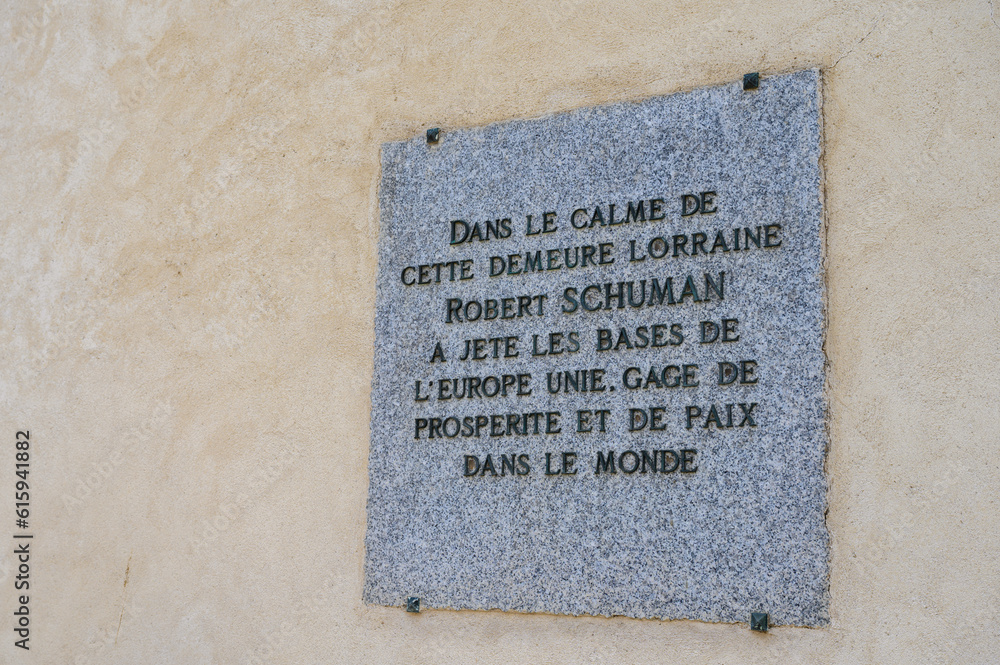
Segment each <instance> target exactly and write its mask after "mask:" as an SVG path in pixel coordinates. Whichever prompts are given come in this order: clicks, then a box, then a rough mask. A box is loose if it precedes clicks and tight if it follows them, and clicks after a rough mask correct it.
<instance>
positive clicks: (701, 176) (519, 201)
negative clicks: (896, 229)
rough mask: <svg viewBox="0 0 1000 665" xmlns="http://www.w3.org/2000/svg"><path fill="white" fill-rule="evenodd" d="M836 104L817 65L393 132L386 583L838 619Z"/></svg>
mask: <svg viewBox="0 0 1000 665" xmlns="http://www.w3.org/2000/svg"><path fill="white" fill-rule="evenodd" d="M820 105H821V98H820V90H819V73H818V72H817V71H802V72H798V73H794V74H787V75H780V76H770V77H768V76H765V77H762V79H761V83H760V88H759V89H758V90H754V91H744V90H743V89H742V85H741V82H733V83H731V84H727V85H722V86H718V87H713V88H703V89H698V90H694V91H692V92H685V93H680V94H675V95H671V96H668V97H661V98H656V99H649V100H646V101H643V102H639V103H621V104H613V105H609V106H602V107H597V108H588V109H581V110H578V111H574V112H570V113H565V114H561V115H556V116H551V117H546V118H540V119H534V120H524V121H516V122H506V123H501V124H496V125H490V126H487V127H481V128H476V129H467V130H459V131H443V132H442V133H441V138H440V142H439V143H438V144H434V145H430V144H428V143H427V142H426V140H425V138H424V137H423V136H420V137H417V138H414V139H413V140H410V141H403V142H398V143H389V144H386V145H384V146H383V149H382V181H381V188H380V205H381V209H380V217H381V232H380V236H379V266H378V283H377V307H376V319H375V367H374V380H373V384H372V413H371V453H370V458H369V477H370V490H369V498H368V524H367V527H368V529H367V536H366V558H365V588H364V598H365V600H366V601H367V602H369V603H374V604H382V605H396V606H403V604H404V602H405V598H406V597H407V596H419V597H420V598H421V605H422V607H423V608H432V609H433V608H454V609H484V610H485V609H502V610H511V611H519V612H550V613H559V614H574V615H576V614H591V615H624V616H630V617H646V618H664V619H676V618H688V619H699V620H703V621H721V622H744V621H747V620H748V618H749V615H750V612H751V611H757V610H762V611H766V612H769V613H770V616H771V622H772V624H794V625H805V626H822V625H825V624H826V623H827V622H828V593H829V592H828V586H829V583H828V557H829V536H828V533H827V530H826V525H825V521H824V511H825V508H826V478H825V475H824V459H825V454H826V447H827V434H826V426H825V417H826V405H825V398H824V360H825V359H824V354H823V335H824V325H825V324H824V282H823V269H822V252H823V248H822V238H823V229H822V189H821V171H820V163H819V160H820V145H821V126H820ZM703 192H715V194H714V195H707V196H701V193H703ZM684 195H693V196H697V197H698V198H697V199H696V198H687V199H685V198H683V197H684ZM660 200H662V203H659V202H658V201H660ZM640 202H641V203H640ZM685 202H686V203H687V208H688V210H686V211H685V210H683V209H682V208H683V206H684V205H685ZM629 203H631V204H632V213H633V218H632V219H623V218H626V216H627V213H628V206H629ZM612 204H613V205H614V206H615V210H614V213H613V215H614V216H613V221H614V223H613V224H612V223H611V222H612V211H611V205H612ZM699 205H700V211H699V212H695V213H694V214H690V215H684V214H683V213H684V212H690V211H691V210H692V209H695V208H696V207H698V206H699ZM640 206H641V208H642V216H643V217H644V218H645V220H644V221H643V220H641V219H638V210H639V208H640ZM598 209H599V210H600V213H599V214H597V210H598ZM578 210H582V211H583V212H575V211H578ZM713 210H714V212H712V211H713ZM546 212H551V213H554V215H550V216H549V219H550V220H551V221H549V228H552V229H554V230H553V231H552V232H550V233H538V234H532V235H527V231H528V230H529V227H528V220H527V216H528V215H531V216H532V220H531V227H530V229H531V230H532V231H537V230H540V229H542V228H543V224H544V219H545V215H544V213H546ZM660 217H662V219H651V218H660ZM504 219H509V220H510V221H509V223H507V222H500V223H497V221H496V220H504ZM455 220H462V221H463V222H464V223H465V225H462V224H455V223H453V222H454V221H455ZM488 222H492V228H491V225H490V224H488ZM602 222H603V224H602ZM575 227H581V228H575ZM508 228H509V230H510V232H509V234H508V233H507V229H508ZM746 229H749V232H747V231H746ZM494 231H499V234H494ZM497 235H499V236H501V237H497ZM503 236H506V237H503ZM453 240H454V241H456V242H452V241H453ZM633 241H634V247H633ZM757 243H759V244H760V246H759V247H758V246H757ZM585 246H589V247H591V248H592V249H591V250H584V249H581V248H582V247H585ZM550 250H553V251H550ZM539 251H541V254H540V255H539V254H537V252H539ZM511 255H518V256H519V257H520V258H515V259H514V261H513V264H514V269H513V270H511V269H510V264H511V259H510V256H511ZM585 255H586V257H587V258H588V259H589V260H585V258H584V257H585ZM491 257H498V258H494V259H492V260H491ZM643 257H645V260H641V259H642V258H643ZM654 257H658V258H654ZM633 259H634V260H633ZM463 262H464V263H463ZM501 262H502V263H503V268H504V272H503V274H502V275H496V276H491V274H490V273H491V268H493V272H496V271H498V270H500V266H501ZM581 263H586V265H579V264H581ZM434 264H442V265H441V267H433V266H434ZM528 264H530V268H531V269H530V271H527V272H526V271H525V266H526V265H528ZM568 264H577V265H576V266H575V267H573V268H567V265H568ZM422 265H423V266H432V267H430V268H423V269H421V268H420V266H422ZM410 267H412V268H410ZM463 267H464V270H465V275H464V276H465V277H470V276H471V278H467V279H462V277H463ZM509 273H515V274H509ZM452 278H454V279H452ZM654 280H655V282H654ZM421 281H424V282H429V283H426V284H421V283H420V282H421ZM620 285H621V286H620ZM629 285H631V291H630V290H629ZM654 285H655V288H654ZM619 293H621V294H622V295H621V298H619V297H618V294H619ZM543 296H544V297H543ZM505 298H508V299H512V300H507V301H506V309H505V301H504V299H505ZM490 300H493V301H495V303H494V304H493V305H491V304H490V302H489V301H490ZM469 303H472V304H469ZM619 305H621V307H620V306H619ZM449 316H450V317H451V321H450V322H449V321H448V317H449ZM469 319H475V320H469ZM724 319H726V320H735V321H736V322H737V323H730V324H728V329H727V331H724V332H719V331H718V330H717V329H713V328H712V327H711V326H705V328H706V330H705V332H706V334H705V338H706V339H708V340H711V339H713V337H715V336H716V333H718V334H717V339H716V341H714V342H712V341H708V342H706V343H703V341H702V327H703V323H702V322H705V321H712V322H715V324H716V326H718V327H722V326H723V320H724ZM602 330H606V331H608V332H606V333H602V332H600V331H602ZM553 334H555V335H553ZM536 335H537V337H535V336H536ZM602 335H603V337H602ZM724 336H725V337H728V338H730V339H732V340H734V341H722V338H723V337H724ZM498 338H502V341H492V340H495V339H498ZM737 338H738V339H737ZM476 339H479V340H487V341H485V342H480V343H479V344H478V347H477V343H475V342H472V343H471V344H470V346H471V349H472V354H471V355H476V349H477V348H478V350H479V351H478V355H484V356H486V357H485V358H483V359H479V360H473V359H466V360H461V356H462V355H463V354H464V353H465V348H466V344H467V340H476ZM438 343H440V351H441V353H442V354H443V360H442V357H441V356H439V357H438V358H437V359H434V358H433V356H434V352H435V350H436V348H437V344H438ZM609 344H610V346H611V348H609V349H606V350H601V347H603V346H608V345H609ZM577 345H578V348H577ZM556 351H561V353H555V352H556ZM543 352H548V353H545V354H544V355H542V354H543ZM495 355H496V356H499V357H494V356H495ZM743 361H751V362H748V363H747V364H745V365H741V364H740V363H741V362H743ZM719 363H732V366H726V365H723V366H722V368H723V380H722V381H721V383H723V384H727V385H720V380H719V368H720V365H719ZM685 366H690V367H685ZM695 366H696V367H695ZM734 367H735V368H736V371H735V372H734V371H733V369H734ZM664 368H667V369H666V371H664ZM727 368H728V370H729V371H728V372H727V371H726V370H727ZM578 370H599V371H598V372H596V373H595V372H592V371H591V372H589V373H588V374H587V379H588V380H587V382H586V387H587V388H597V390H593V391H586V392H585V391H583V390H573V391H571V392H565V391H560V392H557V393H553V392H551V390H550V383H549V381H550V380H551V381H552V384H551V388H556V389H558V388H560V386H562V387H563V388H565V386H566V382H565V381H562V382H560V380H559V377H560V376H562V377H563V379H565V375H560V372H566V371H568V372H570V376H571V378H572V379H576V381H575V382H573V381H571V382H570V383H571V385H572V384H573V383H579V384H580V388H582V387H583V379H582V376H581V374H577V371H578ZM743 370H745V371H743ZM651 374H652V376H650V375H651ZM505 375H507V376H509V377H510V378H508V379H506V380H505V379H504V378H503V377H504V376H505ZM519 375H527V376H526V377H520V376H519ZM595 376H596V377H599V379H600V380H599V381H597V382H596V385H595V382H594V379H595ZM470 377H472V379H471V380H468V379H469V378H470ZM489 377H495V378H489ZM734 377H735V378H734ZM417 381H420V382H421V384H420V387H419V391H418V389H417V385H416V382H417ZM730 381H731V382H730ZM741 381H742V382H741ZM677 383H679V384H680V385H674V384H677ZM685 383H687V384H689V385H687V386H685V385H684V384H685ZM505 385H506V388H504V386H505ZM442 386H443V388H444V390H445V392H444V393H442V392H440V391H441V390H442ZM529 391H530V394H527V393H528V392H529ZM518 392H520V393H521V394H520V395H519V394H518ZM454 393H458V394H462V393H471V394H472V397H466V398H461V399H459V398H457V397H455V396H454ZM504 393H506V394H504ZM449 396H451V398H450V399H446V398H447V397H449ZM713 405H714V410H713ZM741 405H742V406H741ZM633 409H635V410H639V409H641V410H642V413H643V414H644V415H639V411H632V410H633ZM654 409H658V410H654ZM747 410H748V411H749V418H744V414H745V413H746V411H747ZM579 411H589V412H591V415H590V416H587V417H585V422H584V425H583V426H582V427H581V425H580V416H579V415H578V412H579ZM599 411H606V414H605V415H604V419H605V420H604V430H605V431H603V432H602V431H600V415H598V414H597V413H596V412H599ZM531 414H541V415H531ZM547 414H557V415H552V416H550V415H547ZM644 419H645V421H646V422H645V427H643V428H638V425H640V424H643V420H644ZM689 425H690V427H689ZM630 426H634V427H636V429H635V431H631V429H630ZM653 426H655V427H656V429H655V430H653V429H652V427H653ZM586 429H590V430H591V431H578V430H586ZM630 451H631V452H630ZM643 451H646V455H647V458H646V459H645V460H643ZM658 451H670V452H658ZM684 451H688V452H684ZM691 451H694V452H691ZM564 453H575V455H573V456H568V457H567V458H566V459H568V460H572V461H573V464H572V467H571V468H572V470H573V471H576V473H575V474H568V473H558V472H559V471H562V470H563V467H564V464H563V460H564ZM612 453H613V454H614V459H615V464H614V471H615V472H614V473H612V472H611V467H610V466H607V467H604V468H602V469H601V470H600V472H599V473H598V459H599V458H598V454H600V455H601V456H602V459H603V460H604V462H605V463H607V459H608V457H609V456H610V455H611V454H612ZM547 454H548V459H549V464H548V468H547V467H546V456H547ZM467 456H468V457H467ZM504 456H507V457H506V458H505V457H504ZM505 459H506V461H507V462H508V465H507V466H506V467H505V466H504V460H505ZM488 460H489V461H488ZM633 467H637V468H635V470H634V471H631V472H629V471H630V470H631V469H632V468H633ZM512 469H513V471H512ZM685 470H686V472H685ZM546 471H548V472H550V473H548V474H547V473H546ZM470 472H472V473H471V474H470ZM467 474H469V475H467Z"/></svg>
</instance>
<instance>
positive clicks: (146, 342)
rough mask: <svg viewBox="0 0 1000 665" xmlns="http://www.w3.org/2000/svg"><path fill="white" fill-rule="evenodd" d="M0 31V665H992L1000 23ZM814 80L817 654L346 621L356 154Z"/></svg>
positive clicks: (355, 404) (485, 5)
mask: <svg viewBox="0 0 1000 665" xmlns="http://www.w3.org/2000/svg"><path fill="white" fill-rule="evenodd" d="M0 24H2V30H3V34H4V36H5V37H4V39H3V40H2V41H0V62H2V72H3V73H2V78H0V85H2V90H3V95H2V101H0V109H2V110H0V123H2V130H0V131H2V136H3V144H2V146H3V151H2V154H0V160H2V162H0V163H2V167H0V168H2V173H3V177H2V178H0V201H2V203H3V205H2V207H0V210H2V211H3V213H2V214H3V226H2V233H3V242H2V243H0V248H2V249H0V256H2V268H3V273H4V276H5V280H6V281H5V288H4V290H3V296H2V301H0V302H2V310H0V311H2V317H0V335H2V345H0V348H2V353H3V363H2V367H0V409H2V414H3V415H2V421H3V422H4V423H6V427H7V435H6V436H8V437H9V439H8V440H12V436H13V432H14V429H15V428H30V430H31V433H32V438H33V439H34V440H35V442H36V444H35V445H36V448H35V459H34V466H33V472H32V473H33V474H34V475H33V478H34V479H35V482H36V483H37V484H36V487H37V490H36V494H35V498H34V507H35V509H36V513H35V518H34V519H35V523H34V527H35V529H36V533H37V540H36V541H35V543H36V548H37V549H36V555H35V559H34V568H33V571H34V573H33V574H34V575H35V578H34V579H33V587H32V596H33V598H32V603H33V605H32V607H33V621H34V623H33V626H34V632H33V633H32V651H31V652H30V653H28V654H25V653H22V652H19V651H18V652H15V650H14V648H13V646H12V644H11V642H12V639H10V638H11V637H12V634H11V633H10V632H8V629H7V628H5V629H4V630H3V634H4V635H6V636H7V637H5V638H4V639H3V640H2V641H0V660H2V661H3V662H9V663H17V662H28V663H31V662H35V663H54V662H55V663H58V662H67V663H84V662H87V663H136V662H142V663H245V662H273V663H328V662H344V663H352V662H353V663H367V662H386V663H410V662H415V661H424V662H455V663H465V662H479V663H522V662H523V663H534V662H553V663H554V662H565V663H570V662H581V661H583V662H588V661H589V662H621V663H670V662H674V663H680V662H684V663H713V664H715V663H757V662H760V663H763V662H787V663H813V662H824V663H912V662H933V663H938V662H958V663H992V662H996V661H997V660H998V658H1000V653H998V652H1000V646H998V644H1000V640H998V625H1000V620H998V608H1000V599H998V584H997V573H996V555H997V551H998V546H1000V518H998V515H1000V511H998V510H997V496H998V494H1000V470H998V468H997V465H998V463H997V458H996V455H995V450H996V447H997V436H998V435H997V432H998V431H1000V413H998V410H997V409H996V398H997V395H998V392H1000V380H998V376H1000V358H998V355H997V351H996V343H995V340H994V339H993V337H994V335H993V331H995V330H996V329H997V328H998V323H1000V322H998V312H1000V302H998V300H1000V288H998V287H1000V276H998V268H997V266H998V264H1000V261H998V259H1000V257H998V250H997V246H996V243H995V238H994V236H995V226H996V216H997V214H996V211H997V209H998V208H1000V188H998V185H997V179H996V173H998V172H1000V158H998V140H1000V139H998V136H997V132H998V128H1000V117H998V115H997V113H996V109H997V108H998V107H1000V79H998V77H997V76H996V72H997V71H998V69H1000V62H998V59H1000V26H998V23H997V18H996V17H995V12H994V6H993V3H991V2H989V1H988V0H975V1H960V2H943V1H942V2H843V3H836V4H832V3H821V2H801V3H787V2H768V1H764V0H759V1H753V2H750V1H748V2H700V3H693V2H677V3H663V2H598V1H593V2H573V1H567V2H555V3H535V2H524V3H496V2H478V3H473V2H448V3H443V2H435V1H430V2H422V3H412V2H411V3H403V2H400V3H379V4H375V3H372V4H366V5H360V4H359V5H348V4H346V3H319V2H316V3H309V2H279V3H255V2H250V1H249V0H248V1H245V2H230V3H224V2H219V3H182V4H179V5H178V6H173V5H171V6H167V5H166V4H165V3H163V4H161V3H155V2H150V3H124V2H122V3H101V4H92V5H86V4H83V3H69V2H55V1H53V2H41V3H30V2H16V3H8V4H7V5H5V6H4V8H3V10H2V19H0ZM812 66H818V67H820V68H821V69H822V72H823V87H824V131H825V154H824V167H825V173H826V199H825V201H826V215H827V222H828V235H827V248H828V254H827V286H828V301H829V331H828V337H827V346H826V350H827V354H828V356H829V359H830V366H829V370H828V373H829V380H830V414H831V420H830V439H831V448H830V454H829V457H828V460H827V464H828V476H829V478H830V491H829V500H830V506H829V515H828V519H827V522H828V525H829V527H830V532H831V551H832V556H831V575H830V592H831V603H830V616H831V622H830V626H829V627H828V628H823V629H802V628H779V629H776V630H774V631H772V632H771V633H769V634H767V635H758V634H752V633H750V632H749V631H748V630H747V628H746V626H745V625H740V624H732V625H718V624H707V623H701V622H697V621H667V622H661V621H656V620H635V619H624V618H619V619H605V618H586V617H584V618H576V617H560V616H548V615H529V614H518V613H502V612H476V611H461V612H455V611H431V612H427V613H424V614H420V615H412V614H406V613H405V612H403V611H401V610H400V609H398V608H386V607H379V606H366V605H365V604H363V603H362V601H361V594H362V583H363V576H362V570H363V560H364V553H363V543H364V535H365V517H364V516H365V500H366V495H367V468H366V461H367V457H368V431H369V418H368V413H369V408H370V404H369V399H368V395H369V386H370V382H371V375H372V345H373V334H372V331H373V312H374V297H375V287H374V276H375V251H376V236H377V230H376V229H377V184H378V180H379V162H378V153H379V146H380V145H381V144H382V143H384V142H386V141H392V140H401V139H406V138H410V137H413V136H416V135H418V134H419V133H420V132H422V131H423V129H424V128H426V127H428V126H438V125H439V126H442V127H444V128H445V129H446V130H447V129H451V128H456V127H465V126H478V125H482V124H486V123H490V122H494V121H500V120H507V119H511V118H521V117H534V116H541V115H545V114H548V113H553V112H558V111H565V110H569V109H573V108H579V107H584V106H589V105H594V104H602V103H608V102H615V101H621V100H639V99H644V98H647V97H651V96H654V95H660V94H667V93H671V92H675V91H682V90H690V89H694V88H697V87H699V86H704V85H709V84H721V83H726V82H731V81H735V80H737V79H738V78H739V77H740V76H741V75H742V74H743V73H744V72H746V71H756V70H759V71H761V72H763V73H765V74H773V73H778V72H784V71H792V70H798V69H802V68H806V67H812ZM4 450H9V448H4ZM7 454H8V453H6V452H5V453H3V455H4V456H6V455H7ZM5 459H7V458H6V457H5ZM4 464H7V462H5V463H4ZM3 468H9V467H7V466H4V467H3ZM11 489H12V475H11V473H9V472H5V473H0V497H10V496H11ZM7 500H9V499H7ZM9 528H11V527H10V526H9V525H6V524H5V526H4V531H5V532H6V530H7V529H9ZM5 541H6V537H5ZM10 549H11V548H8V547H4V548H3V550H2V551H3V553H4V554H2V555H0V577H2V581H0V589H3V591H2V592H0V614H2V615H3V616H8V617H10V616H11V612H12V611H13V605H12V602H13V590H12V588H11V584H12V574H13V573H12V565H13V560H12V559H13V557H12V556H11V553H10Z"/></svg>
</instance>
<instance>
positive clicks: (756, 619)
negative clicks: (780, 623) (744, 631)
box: [750, 612, 767, 633]
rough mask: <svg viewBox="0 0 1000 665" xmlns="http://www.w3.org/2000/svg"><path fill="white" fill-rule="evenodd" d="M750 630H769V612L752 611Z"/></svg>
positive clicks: (762, 631) (764, 631) (761, 631)
mask: <svg viewBox="0 0 1000 665" xmlns="http://www.w3.org/2000/svg"><path fill="white" fill-rule="evenodd" d="M750 630H756V631H757V632H758V633H766V632H767V612H751V613H750Z"/></svg>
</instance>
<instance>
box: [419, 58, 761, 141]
mask: <svg viewBox="0 0 1000 665" xmlns="http://www.w3.org/2000/svg"><path fill="white" fill-rule="evenodd" d="M758 87H760V74H759V73H758V72H750V73H749V74H744V75H743V89H744V90H756V89H757V88H758ZM428 140H429V139H428Z"/></svg>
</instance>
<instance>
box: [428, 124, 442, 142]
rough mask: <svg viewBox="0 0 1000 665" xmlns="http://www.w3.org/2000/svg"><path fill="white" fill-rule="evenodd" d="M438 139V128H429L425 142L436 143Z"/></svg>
mask: <svg viewBox="0 0 1000 665" xmlns="http://www.w3.org/2000/svg"><path fill="white" fill-rule="evenodd" d="M440 138H441V128H440V127H431V128H430V129H428V130H427V142H428V143H437V142H438V139H440Z"/></svg>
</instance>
